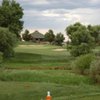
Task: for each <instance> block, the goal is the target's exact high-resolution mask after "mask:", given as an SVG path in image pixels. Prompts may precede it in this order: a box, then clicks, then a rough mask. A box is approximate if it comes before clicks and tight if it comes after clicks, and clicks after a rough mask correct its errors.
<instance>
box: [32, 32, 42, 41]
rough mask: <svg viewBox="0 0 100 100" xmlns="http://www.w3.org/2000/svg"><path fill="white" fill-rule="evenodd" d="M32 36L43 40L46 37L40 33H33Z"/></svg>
mask: <svg viewBox="0 0 100 100" xmlns="http://www.w3.org/2000/svg"><path fill="white" fill-rule="evenodd" d="M31 36H32V37H34V38H42V39H43V38H44V35H43V34H42V33H40V32H38V31H35V32H33V33H31Z"/></svg>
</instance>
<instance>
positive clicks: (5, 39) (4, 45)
mask: <svg viewBox="0 0 100 100" xmlns="http://www.w3.org/2000/svg"><path fill="white" fill-rule="evenodd" d="M16 41H17V39H16V35H15V34H13V33H11V32H10V31H9V30H8V29H6V28H0V52H2V53H3V56H4V57H11V56H13V54H14V51H13V48H14V47H15V44H16Z"/></svg>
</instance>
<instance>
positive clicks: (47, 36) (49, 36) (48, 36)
mask: <svg viewBox="0 0 100 100" xmlns="http://www.w3.org/2000/svg"><path fill="white" fill-rule="evenodd" d="M45 40H46V41H48V42H50V44H51V43H52V42H53V41H54V40H55V35H54V33H53V31H52V30H49V31H48V32H47V33H46V34H45Z"/></svg>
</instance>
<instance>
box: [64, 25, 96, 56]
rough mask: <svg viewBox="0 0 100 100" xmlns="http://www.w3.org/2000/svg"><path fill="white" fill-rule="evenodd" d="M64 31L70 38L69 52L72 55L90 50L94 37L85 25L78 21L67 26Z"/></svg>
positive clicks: (78, 54)
mask: <svg viewBox="0 0 100 100" xmlns="http://www.w3.org/2000/svg"><path fill="white" fill-rule="evenodd" d="M66 33H67V35H68V36H69V38H70V39H71V42H70V52H71V54H72V55H73V56H80V55H82V54H87V53H89V52H91V48H93V43H94V38H93V37H92V36H91V35H90V33H89V31H88V30H87V27H85V26H84V25H82V24H80V23H75V24H74V25H71V26H68V27H67V28H66Z"/></svg>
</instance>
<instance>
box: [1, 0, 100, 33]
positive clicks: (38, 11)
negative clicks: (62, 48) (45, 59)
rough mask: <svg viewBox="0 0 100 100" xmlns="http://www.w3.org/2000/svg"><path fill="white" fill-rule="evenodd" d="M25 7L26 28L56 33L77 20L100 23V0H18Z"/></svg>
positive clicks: (86, 22)
mask: <svg viewBox="0 0 100 100" xmlns="http://www.w3.org/2000/svg"><path fill="white" fill-rule="evenodd" d="M0 1H1V0H0ZM16 1H17V2H19V3H20V4H21V6H22V7H23V9H24V17H23V20H24V29H28V30H30V32H32V31H34V30H39V31H40V32H43V33H45V32H46V31H48V29H53V30H54V32H55V33H57V32H63V33H64V30H65V28H66V27H67V26H68V25H70V24H73V23H75V22H77V21H79V22H81V23H83V24H93V25H94V24H100V0H16Z"/></svg>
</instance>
